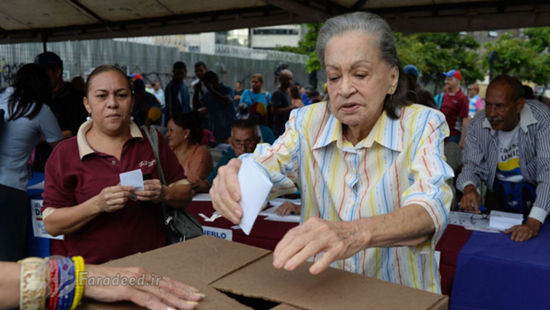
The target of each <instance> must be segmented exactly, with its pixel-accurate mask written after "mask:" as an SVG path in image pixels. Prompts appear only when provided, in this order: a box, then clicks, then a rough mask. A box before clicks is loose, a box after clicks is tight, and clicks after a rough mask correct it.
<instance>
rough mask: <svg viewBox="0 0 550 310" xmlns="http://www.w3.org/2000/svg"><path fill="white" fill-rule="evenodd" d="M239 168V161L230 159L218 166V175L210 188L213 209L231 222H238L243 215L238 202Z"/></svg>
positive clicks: (239, 191)
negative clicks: (223, 164)
mask: <svg viewBox="0 0 550 310" xmlns="http://www.w3.org/2000/svg"><path fill="white" fill-rule="evenodd" d="M240 168H241V161H240V160H239V159H232V160H231V161H229V163H228V164H227V165H225V166H223V167H220V169H219V170H218V176H217V177H216V178H215V179H214V183H213V184H212V188H210V197H211V198H212V205H213V206H214V209H216V211H218V212H219V213H220V214H221V215H222V216H223V217H225V218H226V219H228V220H229V221H231V222H232V223H233V224H239V222H240V220H241V217H242V216H243V209H242V207H241V205H240V204H239V200H241V189H240V187H239V179H238V177H237V175H238V174H239V169H240Z"/></svg>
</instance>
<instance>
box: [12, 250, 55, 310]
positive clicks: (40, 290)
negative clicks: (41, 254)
mask: <svg viewBox="0 0 550 310" xmlns="http://www.w3.org/2000/svg"><path fill="white" fill-rule="evenodd" d="M19 263H20V264H21V279H20V289H19V309H21V310H38V309H44V307H45V306H46V289H47V287H48V284H49V283H48V279H47V278H48V277H47V275H48V265H49V263H48V259H47V258H46V259H42V258H38V257H29V258H26V259H24V260H22V261H20V262H19Z"/></svg>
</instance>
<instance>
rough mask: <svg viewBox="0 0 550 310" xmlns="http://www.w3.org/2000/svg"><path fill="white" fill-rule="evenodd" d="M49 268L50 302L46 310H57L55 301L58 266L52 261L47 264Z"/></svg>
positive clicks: (57, 287)
mask: <svg viewBox="0 0 550 310" xmlns="http://www.w3.org/2000/svg"><path fill="white" fill-rule="evenodd" d="M49 267H50V301H49V303H48V310H56V309H57V300H58V298H59V289H60V287H59V264H58V263H57V260H55V259H52V260H50V262H49Z"/></svg>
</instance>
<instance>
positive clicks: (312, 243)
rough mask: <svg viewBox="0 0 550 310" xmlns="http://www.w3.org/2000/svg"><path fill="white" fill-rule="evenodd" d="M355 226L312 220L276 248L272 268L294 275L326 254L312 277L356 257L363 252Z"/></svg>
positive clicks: (310, 269)
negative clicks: (301, 266) (294, 272)
mask: <svg viewBox="0 0 550 310" xmlns="http://www.w3.org/2000/svg"><path fill="white" fill-rule="evenodd" d="M354 225H355V223H354V222H353V221H352V222H331V221H327V220H322V219H319V218H317V217H312V218H309V219H308V220H307V221H306V222H305V223H304V224H303V225H300V226H297V227H294V228H292V229H291V230H289V231H288V233H287V234H286V235H285V236H284V238H283V240H281V241H280V242H279V244H277V247H276V248H275V252H274V253H273V266H274V267H275V268H277V269H280V268H283V267H284V268H285V269H286V270H289V271H292V270H294V269H296V268H297V267H298V266H299V265H301V264H302V263H303V262H305V261H306V260H307V259H308V258H310V257H312V256H314V255H316V254H318V253H321V252H325V253H324V254H323V256H322V257H321V259H319V260H317V261H316V262H315V264H313V265H312V266H311V267H310V268H309V272H310V273H311V274H319V273H320V272H321V271H323V270H325V269H326V268H327V267H328V266H329V265H330V264H331V263H332V262H334V261H335V260H338V259H345V258H348V257H351V256H353V255H354V254H355V253H357V252H359V251H360V250H361V249H363V246H364V243H363V242H361V238H360V234H361V232H360V230H359V229H357V227H356V226H354Z"/></svg>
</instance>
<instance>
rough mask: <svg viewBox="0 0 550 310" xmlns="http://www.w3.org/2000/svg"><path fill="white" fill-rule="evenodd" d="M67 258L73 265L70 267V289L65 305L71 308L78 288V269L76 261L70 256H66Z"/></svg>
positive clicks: (66, 307)
mask: <svg viewBox="0 0 550 310" xmlns="http://www.w3.org/2000/svg"><path fill="white" fill-rule="evenodd" d="M66 260H67V261H69V262H70V266H71V268H69V284H68V287H69V288H70V291H69V293H68V294H67V296H66V299H65V302H64V305H63V307H64V308H65V309H67V310H69V309H70V308H71V307H72V306H73V299H74V293H75V290H76V280H75V279H76V278H75V273H76V271H75V265H74V262H73V261H72V260H71V259H70V258H66Z"/></svg>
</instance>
